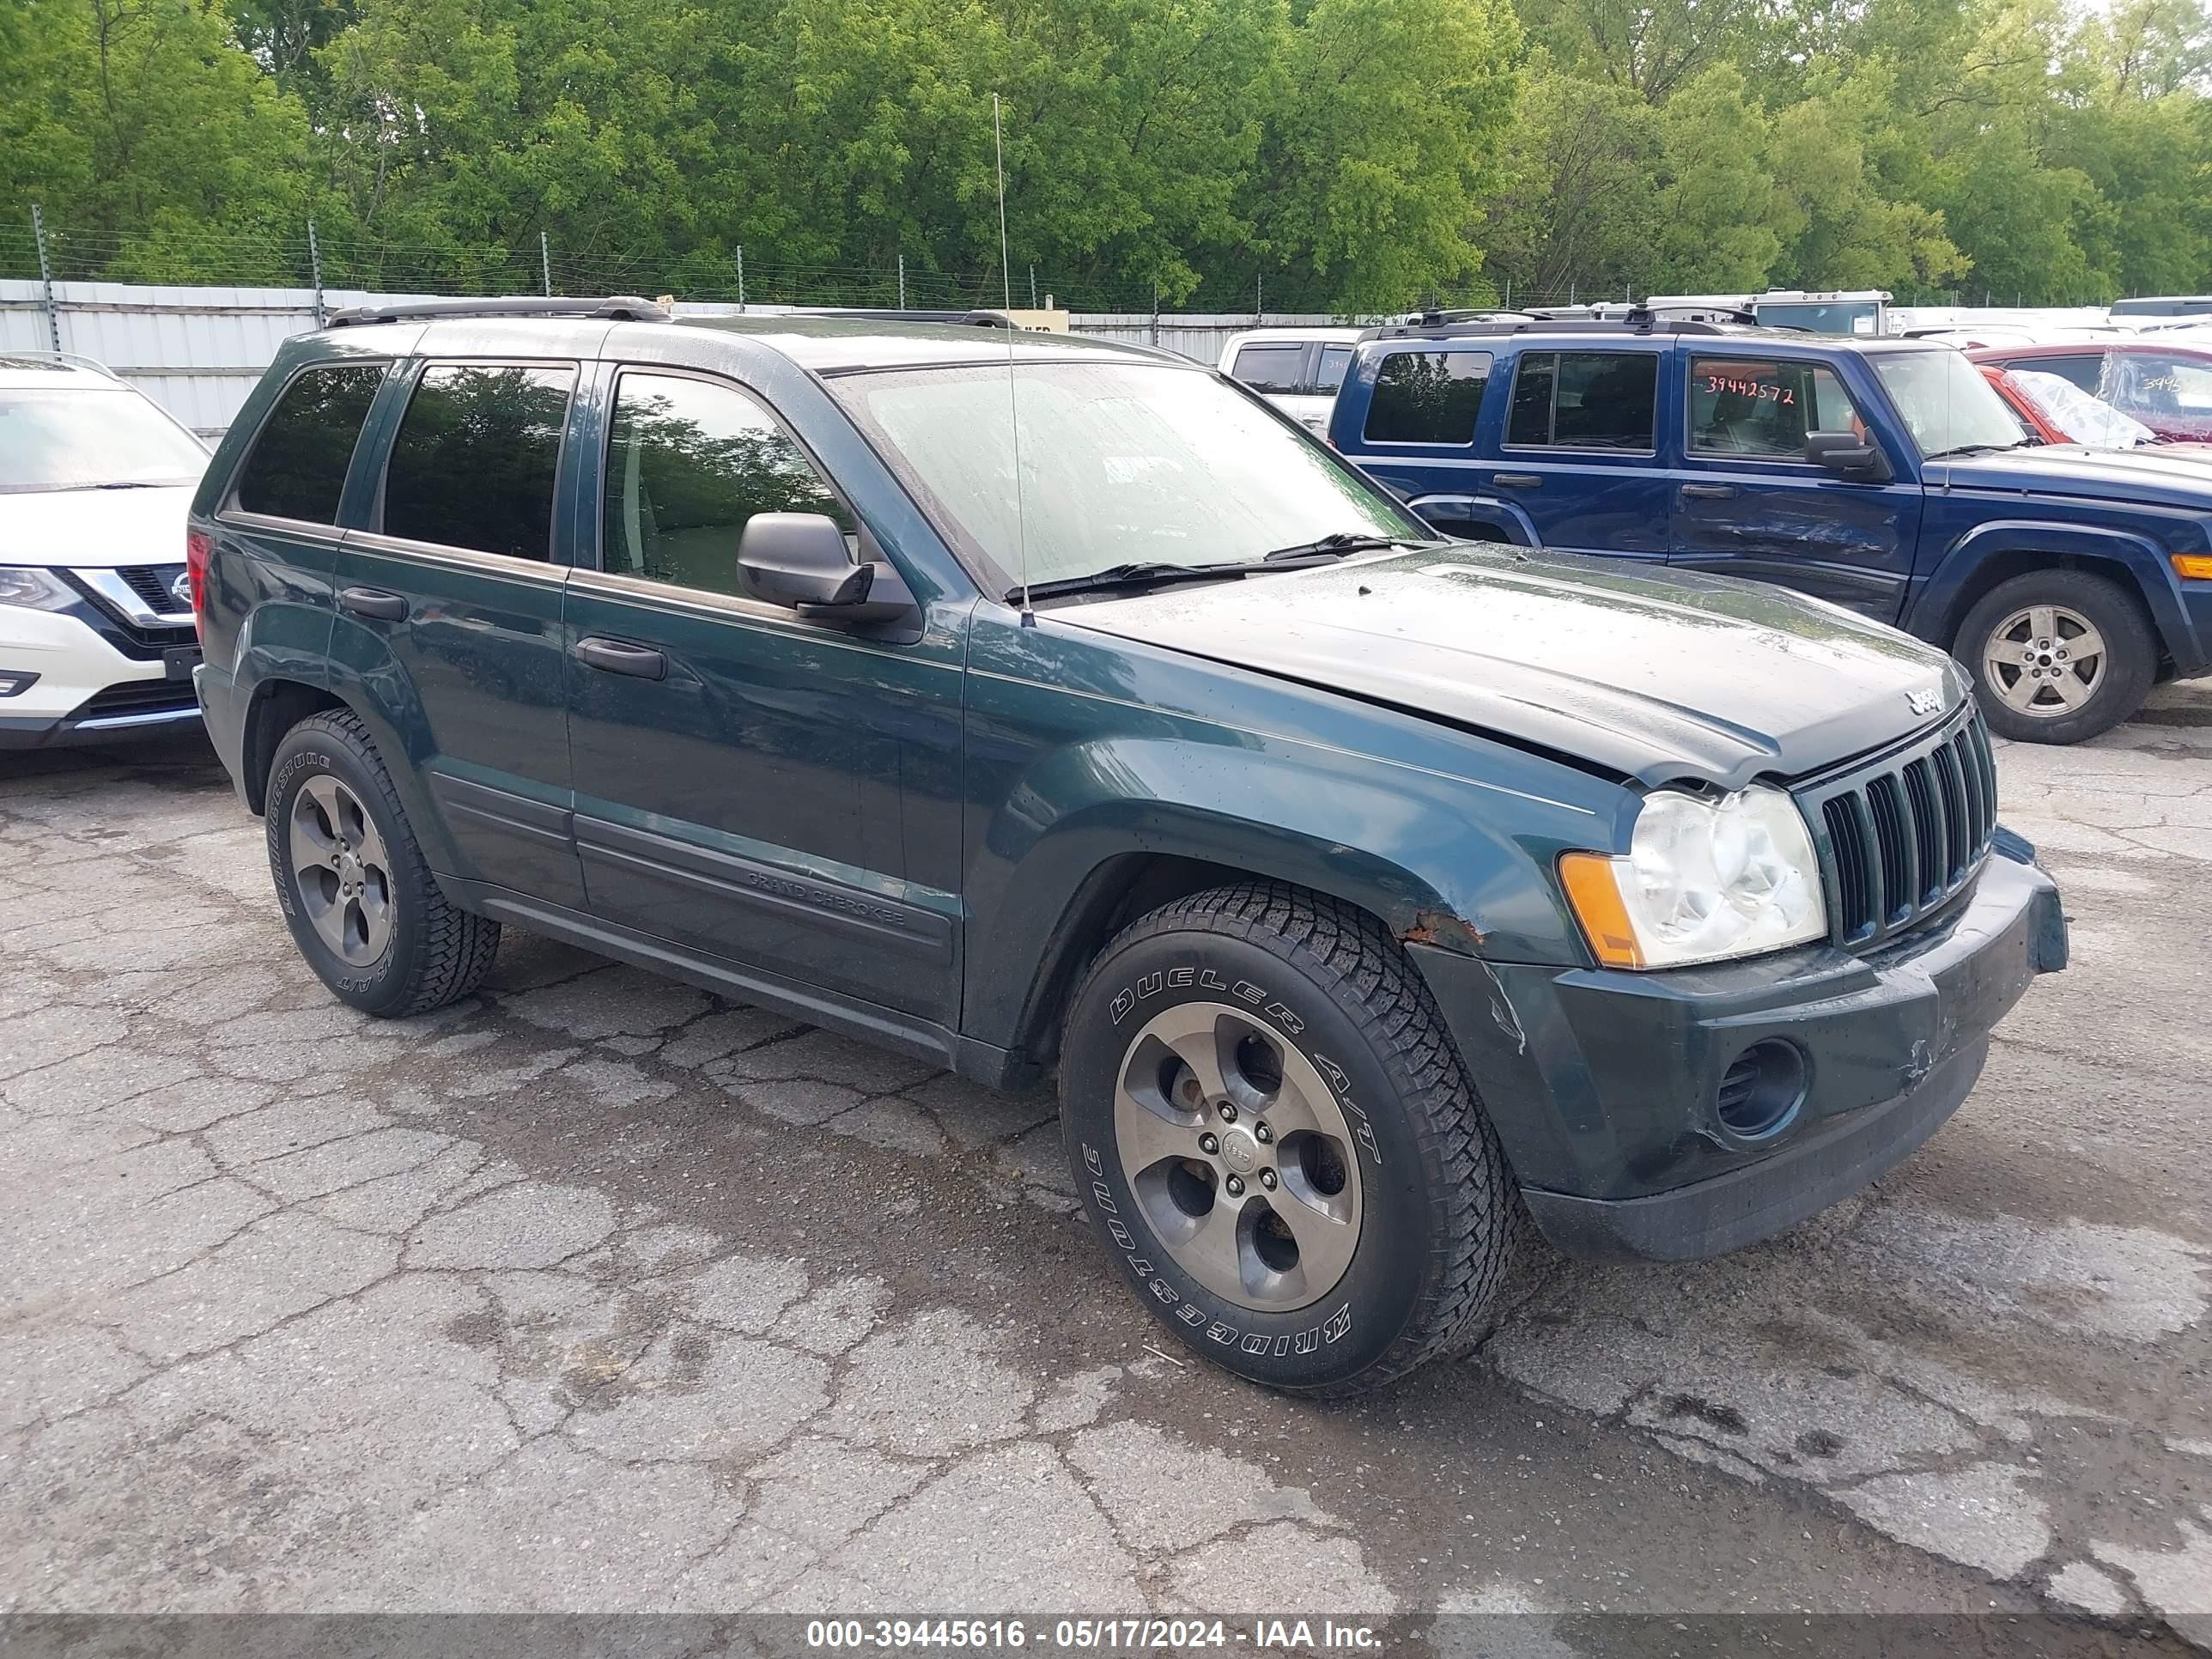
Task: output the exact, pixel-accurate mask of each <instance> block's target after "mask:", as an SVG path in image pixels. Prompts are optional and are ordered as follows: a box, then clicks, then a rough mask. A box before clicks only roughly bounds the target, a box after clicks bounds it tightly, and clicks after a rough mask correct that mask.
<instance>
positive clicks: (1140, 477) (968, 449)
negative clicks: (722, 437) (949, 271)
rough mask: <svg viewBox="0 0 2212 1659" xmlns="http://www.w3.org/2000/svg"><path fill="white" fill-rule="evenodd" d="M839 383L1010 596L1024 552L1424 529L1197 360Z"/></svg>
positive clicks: (1170, 559)
mask: <svg viewBox="0 0 2212 1659" xmlns="http://www.w3.org/2000/svg"><path fill="white" fill-rule="evenodd" d="M1010 382H1011V384H1010ZM829 389H830V391H831V392H832V393H833V394H834V395H835V396H836V398H837V399H838V401H839V402H840V403H842V404H844V405H845V407H846V409H847V410H848V411H849V412H850V413H851V415H852V416H853V418H854V420H855V421H856V422H859V423H860V427H861V428H862V429H863V430H865V431H866V433H867V434H868V435H869V436H870V437H871V438H872V439H874V440H875V441H876V442H877V444H878V447H880V448H881V449H882V450H883V451H884V453H886V454H887V455H888V456H889V457H890V459H891V462H892V464H893V465H895V466H896V468H897V469H898V471H900V473H901V474H902V477H904V479H905V480H906V482H907V483H908V487H909V488H911V489H913V491H914V492H915V495H917V496H918V497H920V498H921V501H922V502H923V504H924V506H925V507H926V508H927V510H928V511H929V512H930V513H931V515H932V516H933V518H935V519H936V520H937V521H938V522H939V524H940V525H941V526H944V527H945V529H946V531H947V532H949V533H950V534H951V536H952V538H953V539H954V540H955V542H956V543H957V544H961V545H962V546H963V549H964V550H966V551H967V552H969V555H970V556H971V557H973V558H975V559H977V560H979V561H980V562H981V564H982V565H983V567H984V568H983V570H982V571H981V573H980V574H981V575H982V578H983V580H984V582H985V585H986V586H987V587H990V588H991V589H992V591H994V592H1000V593H1004V592H1007V591H1008V590H1010V589H1011V588H1012V587H1013V586H1014V585H1015V583H1016V582H1017V581H1018V580H1019V574H1020V572H1021V570H1022V568H1023V566H1024V562H1026V564H1027V567H1028V574H1029V575H1030V580H1033V581H1038V582H1043V581H1049V580H1054V579H1055V578H1060V577H1073V576H1086V575H1090V574H1093V573H1094V572H1097V571H1100V570H1103V569H1105V568H1108V567H1109V566H1110V565H1117V564H1127V563H1130V562H1151V561H1154V560H1158V561H1159V562H1164V563H1170V564H1179V565H1200V564H1216V563H1231V562H1238V561H1243V560H1250V559H1255V558H1257V557H1259V556H1261V554H1263V553H1268V552H1272V551H1273V550H1275V549H1277V548H1280V547H1289V546H1291V545H1294V544H1299V543H1304V542H1310V541H1313V540H1315V539H1316V538H1319V537H1322V536H1328V535H1332V534H1334V533H1336V532H1354V533H1358V534H1366V535H1378V534H1379V535H1384V536H1390V537H1402V538H1407V539H1411V540H1423V541H1425V540H1428V539H1430V538H1431V536H1430V532H1428V531H1427V530H1426V529H1425V528H1424V527H1423V526H1421V525H1420V523H1419V521H1418V520H1414V519H1413V518H1411V517H1409V516H1408V515H1407V513H1405V512H1404V510H1403V509H1401V507H1399V506H1398V505H1397V503H1396V502H1395V501H1392V500H1391V499H1390V498H1389V496H1388V495H1384V494H1383V492H1382V491H1381V490H1380V489H1376V486H1374V485H1373V484H1371V483H1369V482H1368V481H1367V480H1366V479H1365V478H1364V477H1361V476H1360V475H1359V474H1358V473H1357V472H1355V471H1352V469H1351V468H1350V467H1348V466H1346V465H1344V463H1343V462H1341V461H1340V460H1339V459H1337V458H1336V457H1335V456H1334V455H1333V454H1331V453H1329V452H1328V450H1327V449H1325V448H1323V447H1322V446H1321V445H1319V444H1317V443H1316V442H1314V441H1312V440H1311V439H1310V438H1307V437H1305V436H1304V435H1302V434H1300V433H1298V432H1297V431H1296V430H1294V429H1293V428H1291V427H1289V426H1287V425H1285V423H1284V422H1282V421H1280V420H1278V419H1276V418H1275V417H1274V416H1273V414H1271V413H1270V412H1269V411H1268V410H1267V409H1265V408H1262V407H1261V406H1260V405H1259V404H1255V403H1254V402H1253V401H1252V399H1250V398H1247V397H1245V396H1244V395H1243V393H1242V392H1238V391H1237V389H1236V388H1235V387H1233V386H1225V385H1223V384H1222V382H1221V381H1220V380H1218V379H1216V378H1215V377H1213V376H1212V375H1209V374H1197V373H1194V372H1192V371H1191V370H1188V369H1182V368H1172V367H1170V366H1169V365H1166V364H1154V363H1144V362H1113V361H1109V362H1082V363H1066V362H1054V363H1028V364H1023V365H1021V366H1020V367H1018V368H1016V369H1014V370H1012V372H1011V374H1010V372H1009V370H1008V368H1007V367H1006V365H1005V364H1003V363H999V364H979V365H976V366H974V367H961V368H932V369H918V370H914V371H910V372H907V373H902V374H848V375H841V376H838V377H836V379H833V380H830V382H829ZM1017 416H1018V419H1019V422H1020V425H1019V433H1020V441H1019V443H1018V444H1017V443H1016V442H1015V429H1016V428H1015V420H1016V418H1017Z"/></svg>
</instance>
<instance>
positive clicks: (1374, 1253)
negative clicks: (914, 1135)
mask: <svg viewBox="0 0 2212 1659" xmlns="http://www.w3.org/2000/svg"><path fill="white" fill-rule="evenodd" d="M1060 1097H1061V1116H1062V1121H1063V1125H1064V1127H1065V1133H1066V1140H1067V1152H1068V1158H1069V1160H1070V1163H1071V1164H1072V1165H1073V1169H1074V1172H1075V1176H1076V1181H1077V1184H1078V1187H1079V1189H1080V1190H1081V1192H1082V1193H1083V1194H1084V1196H1085V1201H1086V1203H1087V1206H1088V1207H1089V1209H1090V1212H1091V1218H1092V1220H1093V1222H1094V1223H1095V1224H1096V1225H1097V1229H1098V1231H1099V1235H1100V1237H1101V1239H1102V1240H1103V1243H1105V1245H1106V1247H1107V1249H1108V1251H1109V1254H1110V1255H1111V1256H1112V1258H1113V1260H1114V1261H1115V1262H1116V1263H1117V1264H1118V1265H1119V1267H1121V1271H1123V1272H1124V1273H1127V1274H1128V1275H1129V1277H1130V1279H1132V1280H1133V1284H1134V1286H1135V1288H1136V1291H1137V1293H1138V1296H1139V1300H1140V1301H1142V1302H1143V1304H1145V1305H1146V1307H1147V1308H1149V1309H1150V1310H1152V1313H1153V1314H1154V1315H1155V1316H1158V1318H1159V1319H1160V1320H1161V1321H1162V1322H1164V1323H1165V1324H1166V1326H1167V1327H1168V1328H1169V1329H1170V1330H1171V1331H1172V1332H1174V1333H1175V1334H1176V1336H1177V1337H1178V1338H1179V1339H1180V1340H1182V1342H1184V1343H1185V1344H1186V1345H1188V1346H1190V1347H1191V1348H1193V1349H1195V1350H1196V1351H1197V1352H1200V1353H1201V1354H1203V1355H1205V1356H1206V1358H1209V1359H1211V1360H1212V1361H1214V1362H1215V1363H1216V1364H1219V1365H1221V1366H1223V1367H1224V1368H1225V1369H1227V1370H1231V1371H1234V1372H1236V1373H1237V1375H1239V1376H1244V1377H1247V1378H1249V1379H1250V1380H1251V1381H1253V1382H1255V1383H1264V1384H1266V1385H1267V1386H1269V1387H1273V1388H1279V1389H1291V1390H1294V1391H1297V1392H1302V1393H1310V1394H1318V1395H1343V1394H1352V1393H1357V1392H1360V1391H1363V1390H1364V1389H1370V1388H1375V1387H1377V1386H1380V1385H1381V1384H1383V1383H1389V1382H1391V1381H1393V1380H1395V1378H1397V1377H1399V1376H1403V1375H1404V1374H1405V1373H1407V1371H1410V1370H1413V1368H1414V1367H1416V1366H1417V1365H1419V1364H1422V1363H1423V1362H1425V1360H1427V1359H1429V1358H1433V1357H1435V1356H1436V1355H1437V1354H1439V1353H1443V1352H1449V1351H1450V1350H1451V1349H1452V1348H1453V1347H1455V1346H1459V1345H1462V1344H1463V1343H1464V1342H1465V1341H1466V1340H1467V1339H1468V1337H1470V1336H1471V1335H1474V1334H1480V1330H1481V1329H1482V1328H1483V1327H1484V1320H1485V1316H1486V1314H1487V1312H1488V1310H1489V1309H1490V1307H1491V1304H1492V1302H1493V1300H1494V1298H1495V1297H1496V1294H1497V1290H1498V1285H1499V1283H1500V1281H1501V1280H1502V1279H1503V1277H1504V1272H1505V1268H1506V1257H1507V1248H1508V1243H1509V1241H1510V1238H1511V1237H1512V1236H1513V1225H1512V1222H1513V1212H1514V1208H1515V1206H1516V1205H1517V1204H1518V1202H1519V1200H1518V1198H1517V1196H1516V1194H1514V1192H1513V1191H1512V1189H1511V1187H1510V1184H1509V1182H1508V1181H1507V1178H1506V1172H1505V1165H1504V1158H1503V1156H1502V1154H1501V1153H1500V1152H1499V1149H1498V1142H1497V1139H1496V1137H1495V1135H1494V1134H1493V1133H1492V1130H1491V1127H1490V1125H1489V1122H1488V1121H1487V1120H1486V1118H1485V1117H1484V1115H1483V1113H1482V1110H1481V1109H1480V1106H1479V1105H1478V1104H1477V1103H1476V1101H1475V1098H1474V1090H1473V1089H1472V1087H1471V1086H1470V1085H1469V1084H1468V1079H1467V1076H1466V1073H1465V1072H1464V1070H1463V1069H1462V1066H1461V1064H1460V1060H1459V1056H1458V1054H1457V1052H1456V1051H1455V1049H1454V1048H1453V1047H1452V1044H1451V1042H1450V1039H1449V1036H1447V1035H1446V1033H1445V1031H1444V1028H1443V1020H1442V1018H1441V1017H1440V1016H1439V1015H1438V1013H1437V1008H1436V1005H1435V1002H1434V1000H1433V999H1432V998H1431V995H1430V994H1429V991H1428V988H1427V987H1426V986H1425V985H1424V984H1423V983H1422V982H1421V981H1420V979H1419V975H1418V974H1417V973H1415V971H1414V970H1413V966H1412V964H1411V963H1409V962H1408V961H1407V958H1406V956H1405V953H1404V952H1403V951H1401V950H1400V949H1399V947H1398V945H1397V944H1396V942H1395V940H1393V939H1391V938H1390V937H1389V934H1388V933H1385V932H1384V931H1383V929H1382V927H1380V926H1379V925H1378V924H1377V923H1376V921H1374V919H1373V918H1372V917H1370V916H1368V915H1364V913H1362V912H1359V911H1356V910H1353V909H1352V908H1349V907H1346V906H1344V905H1341V904H1339V903H1337V902H1334V901H1333V900H1329V899H1327V898H1323V897H1321V896H1317V895H1311V894H1306V893H1302V892H1300V891H1298V890H1295V889H1290V888H1285V887H1279V886H1274V885H1255V886H1248V887H1234V888H1224V889H1218V890H1214V891H1212V892H1206V893H1200V894H1197V895H1195V896H1192V897H1189V898H1186V899H1182V900H1179V901H1177V902H1175V903H1172V904H1170V905H1168V906H1166V907H1165V908H1163V909H1160V910H1157V911H1155V912H1153V913H1152V915H1148V916H1146V917H1145V918H1143V919H1142V920H1141V921H1138V922H1136V923H1134V924H1133V925H1132V926H1131V927H1128V928H1127V930H1126V931H1124V932H1123V933H1121V936H1120V937H1119V938H1117V939H1115V940H1114V941H1113V943H1112V944H1111V945H1109V946H1108V947H1107V948H1106V950H1105V951H1104V952H1103V954H1102V955H1101V956H1100V957H1099V958H1098V960H1097V963H1095V964H1093V966H1092V967H1091V970H1090V972H1089V974H1088V975H1086V976H1085V981H1084V982H1083V984H1082V986H1081V987H1080V988H1079V990H1078V992H1077V994H1076V996H1075V999H1074V1001H1073V1004H1072V1006H1070V1009H1069V1012H1068V1018H1067V1029H1066V1034H1065V1038H1064V1041H1063V1043H1062V1048H1061V1065H1060Z"/></svg>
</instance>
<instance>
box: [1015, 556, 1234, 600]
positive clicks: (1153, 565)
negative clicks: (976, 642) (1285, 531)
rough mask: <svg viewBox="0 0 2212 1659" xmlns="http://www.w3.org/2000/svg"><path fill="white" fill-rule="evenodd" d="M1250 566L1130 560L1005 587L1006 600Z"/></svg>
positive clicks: (1206, 577) (1221, 573) (1194, 577)
mask: <svg viewBox="0 0 2212 1659" xmlns="http://www.w3.org/2000/svg"><path fill="white" fill-rule="evenodd" d="M1250 568H1252V567H1251V566H1250V565H1249V564H1246V563H1235V564H1170V563H1169V562H1167V561H1166V560H1164V559H1150V560H1144V561H1140V562H1137V563H1133V564H1109V565H1108V566H1107V567H1106V568H1104V569H1103V570H1094V571H1092V572H1091V574H1089V575H1087V576H1060V577H1056V578H1055V579H1054V580H1051V581H1048V582H1032V583H1031V584H1030V586H1028V587H1027V588H1026V589H1024V588H1019V587H1012V588H1008V589H1007V590H1006V603H1007V604H1008V605H1019V604H1020V603H1021V602H1022V595H1023V594H1024V592H1027V594H1028V595H1029V597H1030V599H1054V598H1057V597H1058V596H1059V595H1060V594H1062V593H1097V592H1103V591H1106V590H1108V589H1111V588H1115V587H1156V586H1160V585H1161V584H1162V583H1165V582H1179V581H1212V580H1215V579H1216V578H1218V577H1225V576H1242V575H1243V574H1244V573H1245V572H1246V571H1248V570H1249V569H1250Z"/></svg>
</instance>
